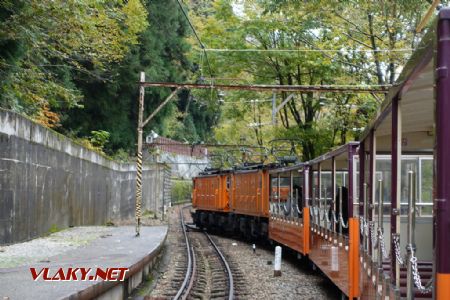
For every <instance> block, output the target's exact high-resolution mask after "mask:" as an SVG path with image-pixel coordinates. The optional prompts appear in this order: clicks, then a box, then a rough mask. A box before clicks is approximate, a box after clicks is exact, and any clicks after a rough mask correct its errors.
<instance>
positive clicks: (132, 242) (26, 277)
mask: <svg viewBox="0 0 450 300" xmlns="http://www.w3.org/2000/svg"><path fill="white" fill-rule="evenodd" d="M166 234H167V226H152V227H146V226H144V227H141V236H140V237H135V231H134V227H132V226H124V227H100V226H97V227H75V228H70V229H67V230H64V231H61V232H57V233H54V234H52V235H50V236H48V237H44V238H39V239H35V240H32V241H29V242H25V243H20V244H14V245H10V246H4V247H0V299H1V300H4V299H11V300H12V299H20V300H22V299H33V300H38V299H61V298H67V297H70V296H74V295H79V296H80V295H82V294H83V293H85V292H86V291H88V290H90V291H91V292H92V291H94V290H99V289H100V287H101V289H104V288H105V286H107V287H113V286H114V285H115V284H116V282H113V281H109V282H107V283H106V282H103V280H101V279H97V280H88V281H82V280H76V281H74V280H71V281H44V280H43V278H42V277H43V275H41V277H40V278H39V279H38V280H36V281H34V280H33V278H32V274H31V271H30V268H35V269H36V271H37V272H39V271H40V270H41V269H42V268H45V267H48V268H49V271H48V276H49V277H53V276H54V275H55V274H56V273H57V271H58V269H60V268H62V270H64V271H65V272H66V273H67V271H68V269H69V268H91V269H92V270H93V271H91V273H89V275H92V274H94V275H95V270H96V268H132V269H133V270H136V268H137V267H138V265H139V263H142V262H146V263H147V262H148V260H147V259H148V257H149V256H151V255H152V253H153V252H154V251H156V250H157V249H158V248H159V247H160V245H161V244H162V243H163V242H164V239H165V237H166ZM72 270H75V269H72ZM130 273H131V271H130ZM116 275H117V272H116ZM80 276H81V271H78V278H80ZM127 276H128V275H127ZM140 276H142V275H140ZM130 281H131V280H130ZM132 284H133V285H135V284H134V283H132Z"/></svg>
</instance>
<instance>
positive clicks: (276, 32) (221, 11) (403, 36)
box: [194, 0, 428, 160]
mask: <svg viewBox="0 0 450 300" xmlns="http://www.w3.org/2000/svg"><path fill="white" fill-rule="evenodd" d="M194 3H197V1H194ZM200 7H201V9H199V11H198V12H197V15H198V16H197V19H196V22H197V23H198V26H197V27H198V28H199V30H200V34H201V36H202V38H203V40H204V44H206V45H207V46H208V47H209V48H227V49H241V50H246V49H257V50H261V51H260V52H254V51H251V52H246V51H236V52H234V51H227V52H209V53H208V54H209V58H210V61H211V66H212V68H213V69H214V72H215V73H217V74H220V75H221V76H220V77H224V78H241V79H244V80H248V81H249V82H253V83H265V84H281V85H285V84H288V85H292V84H299V85H321V84H331V85H333V84H337V85H339V84H347V85H360V84H366V85H374V84H375V85H379V84H381V85H384V84H391V83H393V82H394V81H395V79H396V76H397V75H398V72H399V71H400V69H401V66H402V65H403V64H404V63H405V61H406V59H407V58H408V56H409V55H410V53H411V50H410V48H414V47H415V46H416V45H417V42H418V40H419V38H420V36H418V35H417V34H416V33H415V31H414V30H413V29H414V28H415V26H416V24H417V22H418V21H419V20H420V19H421V15H422V12H423V11H424V10H425V9H427V8H428V7H427V4H426V3H423V2H422V1H418V0H405V1H391V2H389V1H388V2H386V1H369V2H364V1H346V2H339V1H320V0H314V1H274V0H259V1H246V2H243V4H241V5H240V6H239V5H238V4H237V3H236V2H235V1H230V0H220V1H215V2H214V3H212V4H210V7H211V8H212V10H211V9H208V8H205V6H204V5H202V6H200ZM211 11H213V13H211ZM194 12H196V11H194ZM205 12H206V13H205ZM405 48H406V49H405ZM285 49H302V50H306V51H294V52H286V51H283V50H285ZM324 49H327V50H329V49H331V50H335V51H334V52H333V51H331V52H329V51H323V50H324ZM403 49H405V50H403ZM366 50H369V52H367V51H366ZM196 53H197V54H198V52H196ZM200 57H202V56H201V55H200ZM200 62H201V60H200ZM203 65H204V64H203ZM215 82H217V80H215ZM233 95H235V94H234V93H230V95H229V97H230V98H231V97H233ZM287 96H288V94H286V93H281V94H280V95H277V97H278V103H280V101H281V100H282V99H285V98H286V97H287ZM378 101H379V100H378V98H377V97H374V96H372V95H355V94H337V93H321V94H319V93H312V92H302V93H298V94H297V95H295V96H294V97H293V98H292V100H290V101H289V102H288V103H287V104H286V105H285V106H284V107H283V108H282V109H281V110H280V111H279V114H278V118H279V120H280V126H279V127H278V128H276V129H275V130H272V133H273V134H274V136H279V137H294V138H297V139H298V140H299V142H300V144H301V148H302V153H303V159H304V160H309V159H311V158H313V157H316V156H317V155H319V154H320V153H322V152H324V151H327V150H328V149H329V148H330V147H333V146H334V145H337V144H342V143H345V142H347V141H348V140H349V139H354V138H357V137H358V134H359V132H360V131H359V128H360V127H363V126H365V124H367V121H368V120H369V119H370V118H371V116H372V115H373V113H374V111H375V109H376V106H377V105H378ZM267 105H270V104H267ZM237 124H239V123H238V122H237ZM326 125H331V126H326ZM236 130H242V131H246V130H247V129H244V128H240V129H236ZM254 134H255V136H256V137H257V138H256V139H257V140H258V143H261V142H260V141H259V139H260V138H259V137H260V136H261V134H260V131H259V130H255V131H254ZM274 136H272V137H274ZM266 142H267V141H266ZM266 142H263V143H266Z"/></svg>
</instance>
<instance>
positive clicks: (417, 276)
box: [410, 247, 433, 294]
mask: <svg viewBox="0 0 450 300" xmlns="http://www.w3.org/2000/svg"><path fill="white" fill-rule="evenodd" d="M410 248H411V258H410V262H411V266H412V274H413V279H414V285H415V286H416V287H417V289H418V290H419V291H420V292H421V293H422V294H425V293H430V292H431V291H432V290H433V286H432V283H433V278H431V279H430V281H428V283H427V284H426V285H425V286H423V285H422V280H421V279H420V274H419V268H418V267H417V257H415V256H414V250H413V248H412V247H410Z"/></svg>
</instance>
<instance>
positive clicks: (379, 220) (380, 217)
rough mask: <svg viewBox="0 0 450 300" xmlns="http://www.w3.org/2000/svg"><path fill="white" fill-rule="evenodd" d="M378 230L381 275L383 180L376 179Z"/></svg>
mask: <svg viewBox="0 0 450 300" xmlns="http://www.w3.org/2000/svg"><path fill="white" fill-rule="evenodd" d="M378 190H379V193H378V228H379V230H380V233H381V236H380V238H379V240H378V270H379V272H380V275H381V273H382V272H383V259H384V258H383V248H382V247H381V243H382V241H381V240H380V239H383V238H384V236H383V231H384V230H383V180H382V179H378Z"/></svg>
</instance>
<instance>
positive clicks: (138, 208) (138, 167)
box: [135, 72, 145, 236]
mask: <svg viewBox="0 0 450 300" xmlns="http://www.w3.org/2000/svg"><path fill="white" fill-rule="evenodd" d="M140 82H141V83H142V82H145V73H144V72H141V76H140ZM144 94H145V87H144V86H143V85H140V87H139V115H138V130H137V134H138V149H137V161H136V211H135V214H136V236H139V235H140V229H141V203H142V134H143V132H142V131H143V127H144V123H143V119H144Z"/></svg>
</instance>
